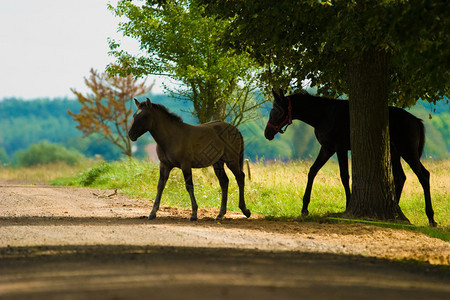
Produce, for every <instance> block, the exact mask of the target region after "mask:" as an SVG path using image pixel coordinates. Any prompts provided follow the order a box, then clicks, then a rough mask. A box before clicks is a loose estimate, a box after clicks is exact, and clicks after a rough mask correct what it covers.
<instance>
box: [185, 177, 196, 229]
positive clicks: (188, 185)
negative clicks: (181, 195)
mask: <svg viewBox="0 0 450 300" xmlns="http://www.w3.org/2000/svg"><path fill="white" fill-rule="evenodd" d="M182 171H183V176H184V182H185V184H186V190H187V191H188V193H189V196H190V197H191V205H192V214H191V217H190V218H189V221H197V210H198V205H197V201H195V196H194V183H193V182H192V170H191V168H182Z"/></svg>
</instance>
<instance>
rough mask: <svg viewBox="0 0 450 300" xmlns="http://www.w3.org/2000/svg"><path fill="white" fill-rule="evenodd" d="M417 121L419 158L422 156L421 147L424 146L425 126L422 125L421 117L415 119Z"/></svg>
mask: <svg viewBox="0 0 450 300" xmlns="http://www.w3.org/2000/svg"><path fill="white" fill-rule="evenodd" d="M417 123H418V124H419V135H420V136H419V148H418V149H417V150H418V152H419V159H420V157H422V154H423V149H424V148H425V126H424V125H423V121H422V120H421V119H417Z"/></svg>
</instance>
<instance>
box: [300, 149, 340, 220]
mask: <svg viewBox="0 0 450 300" xmlns="http://www.w3.org/2000/svg"><path fill="white" fill-rule="evenodd" d="M333 154H334V152H333V151H327V150H326V149H325V148H324V147H323V146H322V147H321V148H320V151H319V155H317V158H316V161H315V162H314V163H313V165H312V166H311V168H310V169H309V172H308V183H307V184H306V189H305V194H304V195H303V207H302V216H307V215H308V214H309V212H308V205H309V202H310V201H311V190H312V185H313V182H314V178H315V177H316V175H317V172H319V170H320V169H321V168H322V167H323V165H324V164H325V163H326V162H327V161H328V160H329V159H330V157H331V156H332V155H333Z"/></svg>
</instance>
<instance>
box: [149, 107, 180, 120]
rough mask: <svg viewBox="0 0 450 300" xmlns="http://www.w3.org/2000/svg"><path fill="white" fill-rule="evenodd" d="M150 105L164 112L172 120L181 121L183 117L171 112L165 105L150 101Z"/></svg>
mask: <svg viewBox="0 0 450 300" xmlns="http://www.w3.org/2000/svg"><path fill="white" fill-rule="evenodd" d="M152 107H154V108H156V109H157V110H159V111H161V112H163V113H165V114H166V115H167V116H168V117H169V118H170V119H171V120H172V121H175V122H179V123H183V119H182V118H181V117H180V116H179V115H177V114H174V113H173V112H170V111H169V110H168V109H167V107H165V106H164V105H161V104H158V103H152Z"/></svg>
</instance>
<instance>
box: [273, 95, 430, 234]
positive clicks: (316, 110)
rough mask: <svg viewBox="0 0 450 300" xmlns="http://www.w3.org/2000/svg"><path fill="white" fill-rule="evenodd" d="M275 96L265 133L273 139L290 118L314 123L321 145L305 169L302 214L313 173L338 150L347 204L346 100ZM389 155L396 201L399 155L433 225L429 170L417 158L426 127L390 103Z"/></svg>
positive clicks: (401, 179)
mask: <svg viewBox="0 0 450 300" xmlns="http://www.w3.org/2000/svg"><path fill="white" fill-rule="evenodd" d="M273 96H274V98H275V100H274V102H273V107H272V110H271V111H270V116H269V121H268V122H267V126H266V129H265V131H264V135H265V137H266V138H267V139H268V140H272V139H273V138H274V136H275V134H277V133H278V132H279V133H283V132H284V131H285V130H286V128H287V126H289V125H290V124H291V123H292V120H293V119H297V120H301V121H303V122H305V123H307V124H309V125H311V126H313V127H314V132H315V135H316V138H317V140H318V141H319V143H320V145H321V148H320V152H319V155H318V156H317V158H316V161H315V162H314V164H313V165H312V166H311V168H310V170H309V173H308V183H307V185H306V190H305V194H304V196H303V207H302V215H308V213H309V212H308V205H309V202H310V198H311V189H312V185H313V181H314V177H315V176H316V174H317V172H318V171H319V170H320V169H321V168H322V167H323V165H324V164H325V163H326V162H327V161H328V159H330V157H331V156H332V155H333V154H334V153H337V157H338V161H339V169H340V175H341V181H342V184H343V185H344V189H345V195H346V199H347V205H348V202H349V200H350V195H351V194H350V186H349V173H348V153H347V152H348V150H350V117H349V107H348V101H344V100H336V99H328V98H323V97H316V96H312V95H309V94H307V93H299V94H293V95H290V96H287V97H285V96H284V95H283V94H282V93H281V95H278V94H277V93H275V92H273ZM389 128H390V131H389V133H390V138H391V159H392V171H393V175H394V184H395V196H396V201H397V203H398V201H400V196H401V193H402V189H403V185H404V183H405V180H406V176H405V172H404V171H403V168H402V165H401V162H400V158H401V157H402V158H403V159H404V160H405V161H406V162H407V163H408V164H409V165H410V167H411V169H412V170H413V171H414V173H415V174H416V175H417V177H418V178H419V181H420V184H421V185H422V188H423V191H424V194H425V211H426V214H427V217H428V221H429V223H430V226H436V222H435V221H434V212H433V208H432V205H431V196H430V172H428V170H427V169H425V167H424V166H423V165H422V163H421V162H420V157H421V156H422V153H423V148H424V145H425V128H424V125H423V123H422V120H420V119H418V118H416V117H415V116H413V115H412V114H410V113H408V112H407V111H405V110H403V109H400V108H396V107H389Z"/></svg>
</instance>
